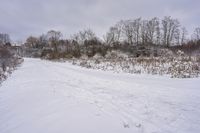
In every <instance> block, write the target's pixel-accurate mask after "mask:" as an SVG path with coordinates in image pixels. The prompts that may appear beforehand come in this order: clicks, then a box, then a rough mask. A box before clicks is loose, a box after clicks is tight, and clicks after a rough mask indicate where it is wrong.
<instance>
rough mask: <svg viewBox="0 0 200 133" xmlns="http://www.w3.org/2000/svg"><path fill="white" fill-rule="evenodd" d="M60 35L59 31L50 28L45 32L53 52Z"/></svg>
mask: <svg viewBox="0 0 200 133" xmlns="http://www.w3.org/2000/svg"><path fill="white" fill-rule="evenodd" d="M61 37H62V33H61V32H60V31H54V30H50V31H48V32H47V38H48V40H49V41H50V45H52V46H53V47H54V50H55V52H57V50H58V48H57V45H58V42H59V40H60V38H61Z"/></svg>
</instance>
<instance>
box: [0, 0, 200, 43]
mask: <svg viewBox="0 0 200 133" xmlns="http://www.w3.org/2000/svg"><path fill="white" fill-rule="evenodd" d="M199 5H200V0H0V32H1V33H8V34H10V36H11V39H13V40H14V41H19V40H25V38H26V37H27V36H30V35H33V36H38V35H41V34H42V33H46V32H47V31H48V30H50V29H54V30H59V31H61V32H62V33H63V35H64V37H69V36H70V35H71V34H73V33H75V32H78V31H79V30H81V29H86V28H91V29H93V31H94V32H95V33H96V34H97V35H98V36H99V37H101V36H102V35H103V34H105V32H106V31H107V30H108V29H109V27H110V26H112V25H114V24H115V23H116V22H118V21H119V20H121V19H134V18H138V17H142V18H147V19H148V18H151V17H159V18H163V16H169V15H170V16H172V17H174V18H178V19H179V20H180V22H181V24H182V25H184V26H185V27H186V28H187V29H188V31H190V32H191V31H192V30H193V29H194V28H195V27H197V26H200V8H199Z"/></svg>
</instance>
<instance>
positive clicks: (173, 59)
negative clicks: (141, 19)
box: [73, 51, 200, 78]
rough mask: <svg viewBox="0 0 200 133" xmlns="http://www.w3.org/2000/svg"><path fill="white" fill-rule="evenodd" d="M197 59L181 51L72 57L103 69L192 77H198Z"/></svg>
mask: <svg viewBox="0 0 200 133" xmlns="http://www.w3.org/2000/svg"><path fill="white" fill-rule="evenodd" d="M166 55H167V54H166ZM169 55H171V54H169ZM197 60H199V59H198V58H197V57H188V56H186V55H184V53H183V52H181V51H178V52H177V56H161V57H138V58H132V57H128V55H127V54H122V53H117V52H116V51H113V52H110V53H108V54H107V55H106V56H105V58H103V57H101V56H99V55H98V56H94V58H85V57H84V58H80V59H74V60H73V64H76V65H80V66H82V67H86V68H92V69H101V70H105V71H114V72H126V73H146V74H159V75H171V77H172V78H193V77H198V76H199V72H200V65H199V62H198V61H197Z"/></svg>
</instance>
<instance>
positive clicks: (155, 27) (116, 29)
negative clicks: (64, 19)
mask: <svg viewBox="0 0 200 133" xmlns="http://www.w3.org/2000/svg"><path fill="white" fill-rule="evenodd" d="M188 36H189V35H188V32H187V30H186V28H185V27H184V26H182V25H181V24H180V22H179V20H178V19H174V18H172V17H170V16H167V17H164V18H163V19H161V20H160V19H159V18H156V17H155V18H152V19H150V20H145V19H142V18H137V19H133V20H132V19H130V20H121V21H119V22H117V23H116V24H115V25H114V26H112V27H110V29H109V30H108V32H107V33H106V34H105V35H104V36H103V39H100V38H98V37H97V36H96V35H95V33H94V32H93V31H92V30H91V29H86V30H83V31H80V32H78V33H76V34H74V35H72V36H71V37H70V38H69V39H65V38H64V37H63V36H62V33H61V32H59V31H54V30H51V31H49V32H47V33H46V34H43V35H41V36H39V37H33V36H30V37H28V38H27V40H26V43H25V44H24V45H23V47H24V49H25V51H26V52H25V55H28V54H29V56H31V55H34V56H37V57H40V56H41V57H44V58H49V59H54V58H72V57H77V58H78V57H80V56H81V55H87V56H89V57H92V56H94V55H95V54H96V53H99V54H101V55H102V56H104V55H105V54H106V53H107V51H108V50H113V49H114V50H121V51H124V52H129V53H133V54H134V55H135V56H138V53H137V50H140V49H148V48H149V47H155V48H159V47H165V48H168V49H172V50H176V49H182V50H183V51H186V52H188V51H189V50H188V47H189V48H190V50H193V49H194V50H196V47H198V48H199V47H200V45H199V40H200V28H196V29H195V31H194V33H193V34H192V36H191V37H188ZM140 47H142V48H140ZM189 52H192V51H189ZM139 55H140V54H139ZM147 55H149V54H147ZM155 55H156V54H155Z"/></svg>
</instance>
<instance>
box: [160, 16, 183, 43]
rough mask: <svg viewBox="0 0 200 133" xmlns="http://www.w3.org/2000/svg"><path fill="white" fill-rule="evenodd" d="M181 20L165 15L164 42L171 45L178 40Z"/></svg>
mask: <svg viewBox="0 0 200 133" xmlns="http://www.w3.org/2000/svg"><path fill="white" fill-rule="evenodd" d="M179 27H180V22H179V21H178V20H177V19H173V18H171V17H170V16H167V17H164V19H163V20H162V31H163V36H162V37H163V44H164V45H166V46H167V47H169V46H170V45H171V44H172V43H174V41H175V40H176V38H177V36H178V34H179V33H180V31H179V30H180V29H179Z"/></svg>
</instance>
